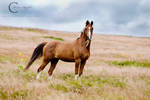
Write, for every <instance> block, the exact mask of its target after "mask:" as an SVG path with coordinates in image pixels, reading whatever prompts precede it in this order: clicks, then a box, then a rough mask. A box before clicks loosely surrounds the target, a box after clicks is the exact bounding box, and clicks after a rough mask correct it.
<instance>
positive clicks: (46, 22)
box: [0, 0, 150, 37]
mask: <svg viewBox="0 0 150 100" xmlns="http://www.w3.org/2000/svg"><path fill="white" fill-rule="evenodd" d="M14 1H15V2H18V4H15V3H14V4H12V5H11V7H10V8H11V10H12V11H18V12H17V13H11V12H10V11H9V10H8V5H9V4H10V3H11V2H14ZM87 19H88V20H93V21H94V32H95V33H100V34H114V35H132V36H145V37H148V36H150V0H24V1H23V0H5V1H4V0H0V25H9V26H17V27H34V28H42V29H49V30H61V31H70V32H80V31H82V29H83V27H84V25H85V21H86V20H87Z"/></svg>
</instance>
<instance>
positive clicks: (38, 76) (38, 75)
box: [36, 71, 42, 80]
mask: <svg viewBox="0 0 150 100" xmlns="http://www.w3.org/2000/svg"><path fill="white" fill-rule="evenodd" d="M41 72H42V71H41ZM41 72H39V73H38V74H37V76H36V79H37V80H38V79H39V78H40V75H41Z"/></svg>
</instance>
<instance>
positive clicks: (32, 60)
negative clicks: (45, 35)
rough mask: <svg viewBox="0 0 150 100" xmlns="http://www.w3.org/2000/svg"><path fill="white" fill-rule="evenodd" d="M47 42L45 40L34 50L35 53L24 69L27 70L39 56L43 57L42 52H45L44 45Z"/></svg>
mask: <svg viewBox="0 0 150 100" xmlns="http://www.w3.org/2000/svg"><path fill="white" fill-rule="evenodd" d="M46 44H47V42H43V43H41V44H39V45H38V46H37V47H36V48H35V49H34V51H33V54H32V56H31V58H30V61H29V62H28V64H27V66H26V67H25V68H24V70H23V71H26V70H27V69H28V68H29V67H30V66H31V64H32V63H33V62H34V61H35V60H36V59H37V58H38V57H41V56H42V54H43V47H44V46H45V45H46Z"/></svg>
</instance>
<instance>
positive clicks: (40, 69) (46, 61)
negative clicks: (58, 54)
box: [36, 59, 49, 79]
mask: <svg viewBox="0 0 150 100" xmlns="http://www.w3.org/2000/svg"><path fill="white" fill-rule="evenodd" d="M48 63H49V60H48V59H43V61H42V64H41V66H40V67H39V68H38V70H37V73H38V74H37V77H36V79H39V78H40V75H41V72H42V70H43V69H44V68H45V66H46V65H47V64H48Z"/></svg>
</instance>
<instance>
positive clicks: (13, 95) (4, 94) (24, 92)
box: [0, 88, 29, 100]
mask: <svg viewBox="0 0 150 100" xmlns="http://www.w3.org/2000/svg"><path fill="white" fill-rule="evenodd" d="M28 92H29V90H28V89H21V90H14V91H9V92H8V91H7V90H5V89H3V88H1V89H0V98H1V99H2V100H10V99H13V100H14V99H18V98H20V99H21V98H22V99H24V98H25V97H27V96H28Z"/></svg>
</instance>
